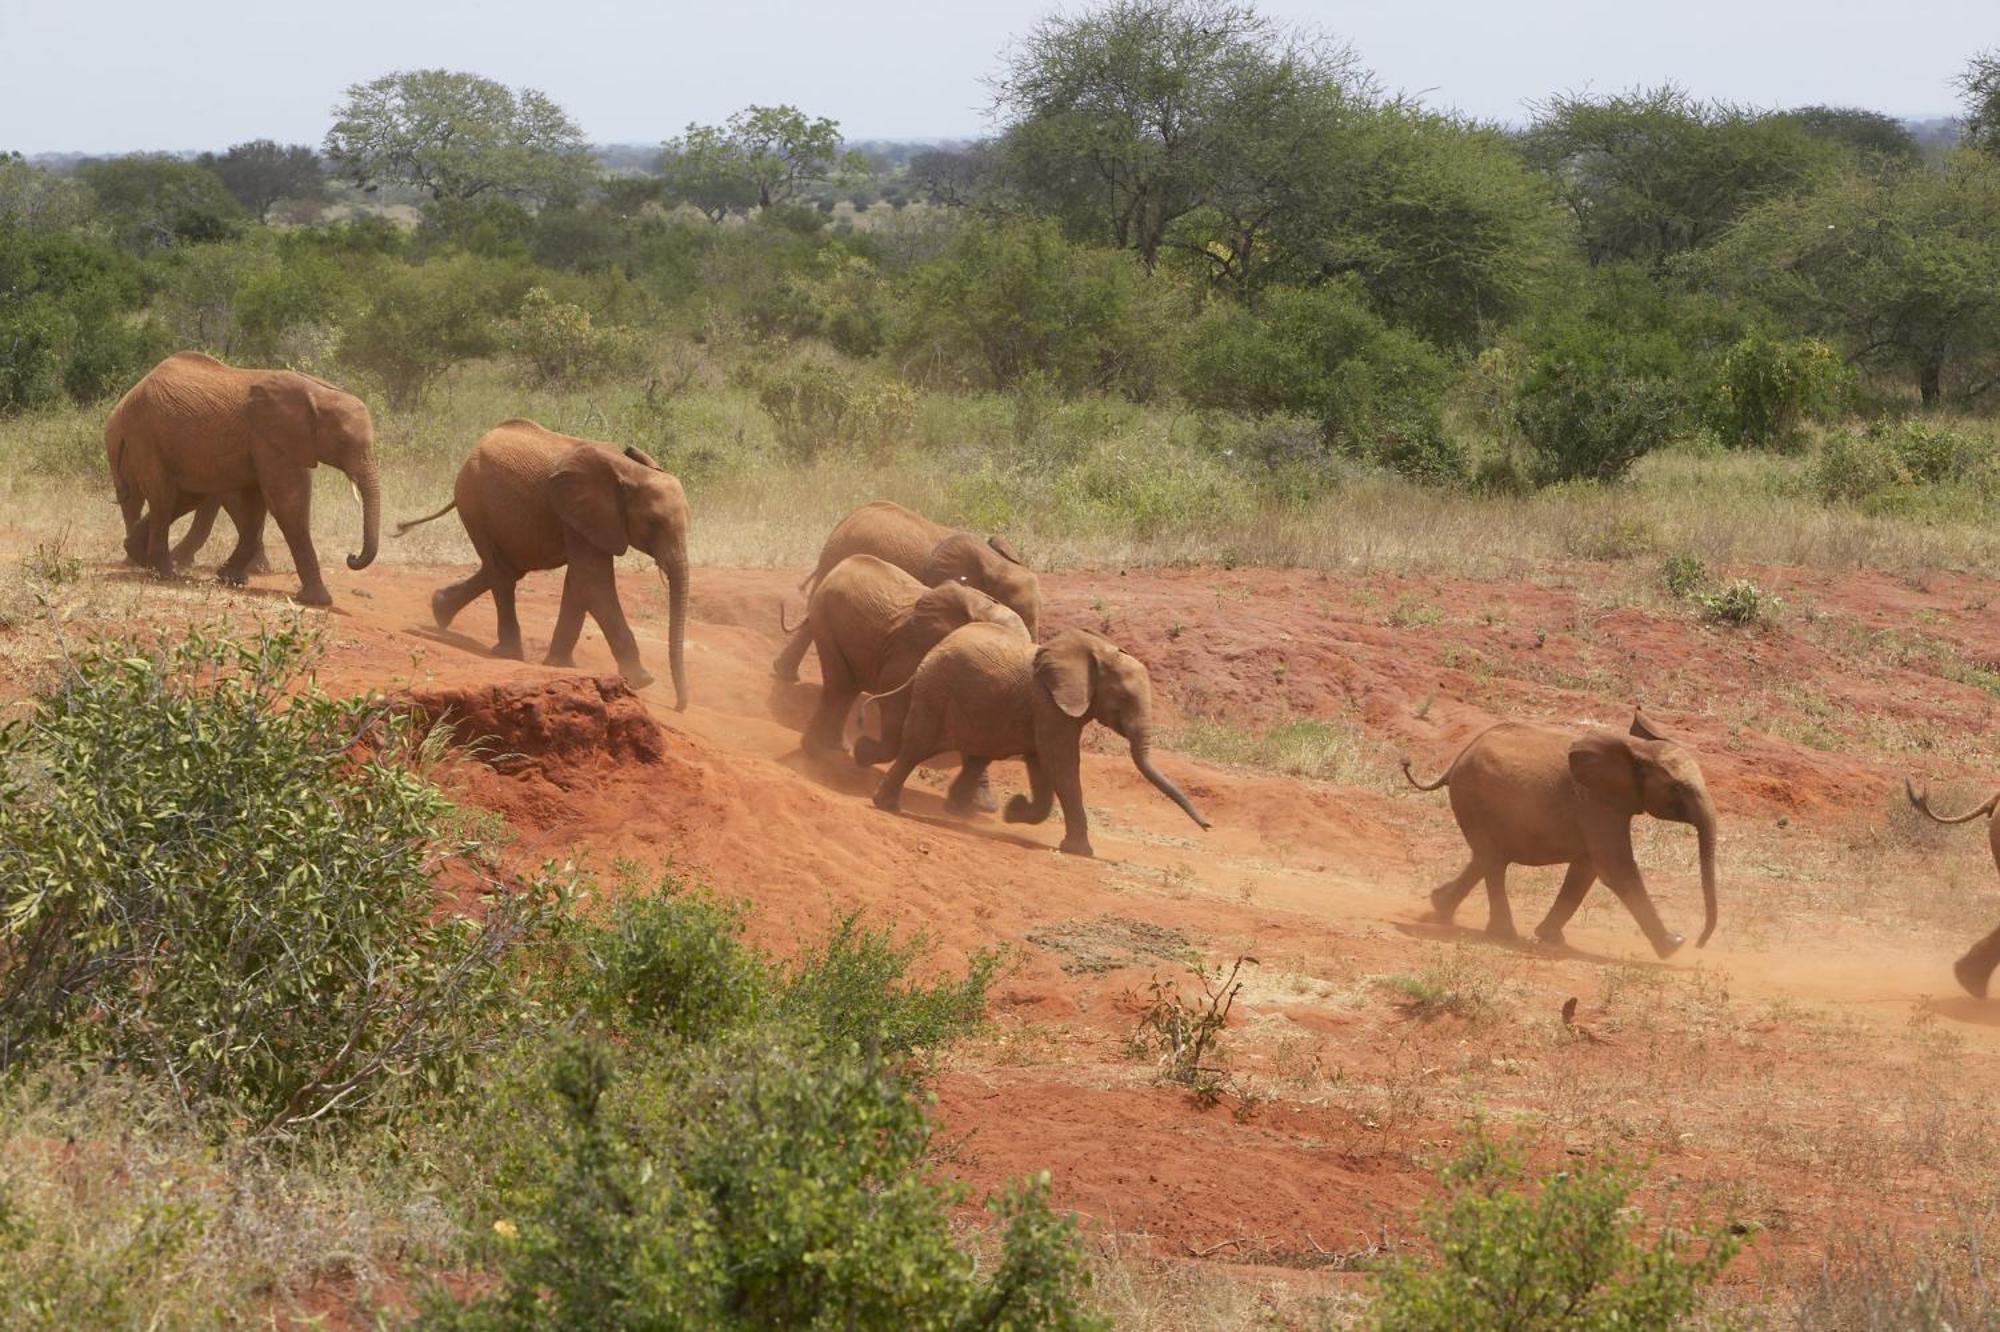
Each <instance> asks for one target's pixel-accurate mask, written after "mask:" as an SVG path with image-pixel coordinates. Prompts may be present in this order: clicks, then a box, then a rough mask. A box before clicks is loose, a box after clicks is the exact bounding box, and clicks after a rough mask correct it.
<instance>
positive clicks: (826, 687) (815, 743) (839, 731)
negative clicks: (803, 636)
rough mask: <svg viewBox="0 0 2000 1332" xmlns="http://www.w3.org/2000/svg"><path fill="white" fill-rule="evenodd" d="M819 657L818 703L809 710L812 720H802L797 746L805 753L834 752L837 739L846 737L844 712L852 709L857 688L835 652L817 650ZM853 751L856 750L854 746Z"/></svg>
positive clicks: (857, 749) (851, 673)
mask: <svg viewBox="0 0 2000 1332" xmlns="http://www.w3.org/2000/svg"><path fill="white" fill-rule="evenodd" d="M819 659H820V672H821V675H822V676H823V683H822V684H821V685H820V687H819V706H818V707H817V708H815V709H813V715H812V720H811V721H810V722H808V723H806V731H805V735H804V737H803V739H802V742H801V747H802V748H803V749H804V750H805V751H806V752H807V753H809V754H838V753H839V752H840V750H841V741H843V740H844V739H845V738H846V731H847V714H848V713H849V712H851V711H852V710H853V708H854V700H855V698H856V696H857V695H858V694H859V693H860V690H859V689H857V688H856V687H855V684H854V675H853V672H851V671H849V670H848V669H847V663H846V662H844V661H842V660H840V658H839V654H837V653H833V652H829V651H827V650H825V649H821V651H820V657H819ZM855 752H856V753H857V754H858V753H860V749H859V746H858V745H857V747H856V750H855Z"/></svg>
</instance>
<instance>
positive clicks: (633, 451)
mask: <svg viewBox="0 0 2000 1332" xmlns="http://www.w3.org/2000/svg"><path fill="white" fill-rule="evenodd" d="M625 456H626V457H628V458H630V459H631V460H632V461H633V462H635V463H638V464H639V465H640V466H641V467H649V468H651V469H652V470H653V471H655V472H663V471H665V470H666V469H665V468H664V467H661V466H660V464H659V463H658V462H656V461H655V460H654V458H653V455H652V454H650V453H648V452H646V451H645V450H644V449H642V448H639V447H638V446H637V445H634V444H627V445H626V446H625Z"/></svg>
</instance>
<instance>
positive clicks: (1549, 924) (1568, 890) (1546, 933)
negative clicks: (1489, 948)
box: [1535, 860, 1597, 948]
mask: <svg viewBox="0 0 2000 1332" xmlns="http://www.w3.org/2000/svg"><path fill="white" fill-rule="evenodd" d="M1596 882H1597V867H1596V866H1594V865H1592V864H1591V863H1590V862H1589V861H1588V860H1576V861H1571V862H1570V867H1569V869H1568V871H1566V872H1565V873H1564V874H1563V882H1562V888H1561V889H1560V890H1558V891H1557V893H1556V900H1555V901H1554V902H1552V903H1550V904H1549V914H1548V915H1546V916H1543V917H1542V923H1541V924H1539V925H1537V926H1535V937H1536V938H1537V939H1540V940H1541V941H1542V942H1543V943H1545V944H1554V945H1556V946H1557V947H1558V948H1560V947H1561V946H1562V944H1563V926H1565V925H1567V924H1569V918H1570V917H1571V916H1574V915H1575V914H1576V909H1577V908H1578V907H1580V906H1582V905H1583V899H1584V897H1585V895H1586V894H1588V893H1589V892H1590V885H1591V884H1593V883H1596Z"/></svg>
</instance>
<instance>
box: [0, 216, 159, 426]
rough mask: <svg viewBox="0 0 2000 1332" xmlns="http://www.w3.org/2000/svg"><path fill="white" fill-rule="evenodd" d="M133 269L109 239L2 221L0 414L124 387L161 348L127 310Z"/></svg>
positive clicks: (131, 307)
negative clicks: (100, 240) (105, 242)
mask: <svg viewBox="0 0 2000 1332" xmlns="http://www.w3.org/2000/svg"><path fill="white" fill-rule="evenodd" d="M140 300H141V294H140V285H139V266H138V264H137V263H135V262H134V261H133V260H132V259H130V258H128V257H127V256H125V255H123V254H120V253H119V252H118V251H117V250H114V249H112V248H111V247H110V246H108V245H103V244H99V243H97V242H95V241H90V240H85V239H83V238H80V237H76V236H68V235H63V234H60V233H52V232H43V231H35V230H30V229H27V228H24V227H19V226H13V225H4V224H0V349H4V352H0V416H6V415H11V414H13V413H16V412H23V411H29V410H34V409H38V408H44V407H52V406H55V405H57V404H59V403H61V402H62V401H63V400H64V399H65V398H67V399H69V400H71V401H74V402H79V403H82V402H92V401H95V400H96V399H98V398H101V397H103V396H105V395H106V394H108V393H112V392H118V391H122V390H123V389H124V388H125V387H126V386H127V385H128V384H130V383H131V382H132V381H133V380H136V379H137V378H138V377H139V376H140V375H141V374H143V373H144V372H145V371H146V369H147V367H148V366H150V365H151V364H152V363H153V362H154V361H156V360H158V359H159V357H160V356H161V355H162V354H163V352H164V350H165V342H164V339H163V338H162V337H161V335H160V333H159V331H158V330H157V329H156V328H155V327H154V326H153V325H151V324H150V323H138V322H135V321H133V320H132V318H131V314H132V312H134V311H136V310H137V309H138V307H139V304H140Z"/></svg>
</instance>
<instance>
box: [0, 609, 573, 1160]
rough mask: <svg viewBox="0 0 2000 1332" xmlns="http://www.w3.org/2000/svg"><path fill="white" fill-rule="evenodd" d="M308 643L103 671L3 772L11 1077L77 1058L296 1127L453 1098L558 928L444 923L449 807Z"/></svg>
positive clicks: (241, 646)
mask: <svg viewBox="0 0 2000 1332" xmlns="http://www.w3.org/2000/svg"><path fill="white" fill-rule="evenodd" d="M314 651H315V648H314V643H313V640H312V639H311V638H310V637H309V636H308V635H307V634H306V633H305V632H304V631H303V630H300V629H296V628H294V629H287V630H281V631H276V632H272V633H269V634H266V635H263V636H260V637H258V638H255V639H251V640H247V641H243V642H234V641H231V640H229V639H226V638H212V637H208V636H205V635H201V634H195V635H193V636H191V637H189V638H188V639H187V640H186V641H184V642H182V643H179V644H178V645H176V646H172V647H168V648H164V649H161V650H158V651H148V650H144V649H141V648H137V647H134V646H130V645H125V646H118V645H113V646H111V647H108V648H105V649H102V650H99V651H95V652H91V653H88V654H86V655H84V656H83V657H82V658H81V659H80V660H79V661H78V662H77V663H76V665H75V667H74V668H73V670H72V671H71V672H70V673H69V674H68V675H67V677H66V678H65V679H64V680H63V682H62V684H61V685H60V687H59V688H57V689H56V690H55V692H53V693H52V694H50V695H49V696H48V697H47V698H45V699H43V700H42V701H41V703H40V704H39V705H38V706H37V708H36V710H35V712H34V714H33V716H32V718H31V719H29V720H28V721H27V722H26V723H25V724H22V725H17V726H15V727H13V728H12V729H10V730H9V731H8V732H7V733H6V735H5V737H4V742H0V743H3V744H4V748H0V765H4V769H5V771H6V772H7V773H9V774H10V785H9V787H8V789H7V790H6V791H5V792H4V798H0V1068H6V1067H8V1066H15V1065H20V1064H23V1063H26V1062H29V1061H33V1060H38V1059H43V1058H46V1057H49V1056H50V1055H52V1054H57V1053H69V1054H74V1055H77V1056H81V1057H86V1058H89V1059H92V1060H97V1061H102V1062H104V1063H108V1064H111V1065H116V1066H124V1067H129V1068H132V1069H134V1070H137V1071H139V1072H142V1073H144V1074H146V1075H147V1076H150V1077H152V1078H156V1079H158V1080H159V1081H160V1082H162V1083H163V1084H165V1085H167V1086H169V1087H171V1088H172V1089H173V1090H174V1092H175V1094H176V1096H177V1097H178V1098H179V1099H180V1100H181V1101H182V1102H183V1103H184V1104H185V1105H187V1106H188V1107H190V1108H191V1109H195V1110H198V1111H211V1110H214V1111H224V1110H232V1111H234V1112H236V1113H240V1114H242V1115H245V1116H247V1117H249V1118H250V1119H251V1120H252V1121H253V1122H254V1123H255V1124H256V1125H259V1126H263V1127H278V1126H282V1125H285V1124H289V1123H294V1122H298V1121H302V1120H308V1119H313V1118H321V1119H325V1118H330V1117H333V1116H338V1115H345V1114H351V1113H352V1112H354V1111H355V1110H357V1109H359V1108H361V1107H364V1106H368V1105H371V1104H374V1103H378V1102H382V1101H384V1100H385V1099H386V1098H388V1097H389V1095H390V1094H391V1093H392V1092H393V1091H394V1090H395V1089H397V1088H398V1087H399V1086H403V1085H409V1084H412V1083H415V1084H419V1085H422V1086H426V1087H436V1086H439V1085H449V1084H450V1083H451V1082H452V1081H453V1079H454V1078H455V1077H456V1076H457V1074H458V1073H459V1072H460V1071H461V1070H462V1068H463V1067H464V1065H465V1062H466V1061H467V1060H468V1059H469V1058H470V1057H471V1056H472V1055H473V1054H474V1053H476V1052H477V1051H478V1050H479V1049H480V1048H482V1046H483V1045H484V1044H485V1043H486V1041H487V1040H488V1039H489V1038H490V1037H491V1036H492V1034H493V1033H494V1031H495V1029H496V1028H497V1027H499V1026H500V1025H501V1023H502V1022H503V1021H504V1020H505V1018H506V1015H507V1014H509V1013H511V1012H512V1011H513V1008H514V1005H513V1003H512V1002H511V1000H510V997H509V985H508V980H507V977H506V976H505V975H504V974H503V960H504V959H505V957H506V955H507V953H508V950H509V949H510V947H511V946H512V945H513V944H514V943H515V942H516V941H518V940H519V939H520V938H522V937H523V936H524V935H526V934H529V933H532V932H533V931H534V930H535V929H537V928H538V927H539V926H540V925H541V924H542V923H543V921H544V919H545V913H546V912H547V910H548V909H549V907H550V902H549V900H548V899H547V897H546V895H545V894H543V893H541V892H539V891H532V892H531V891H524V892H522V893H519V894H514V895H511V896H506V897H502V898H500V899H497V900H496V901H495V902H494V903H493V904H492V905H491V907H490V908H489V910H488V912H487V914H486V917H485V920H484V921H483V923H475V922H473V921H470V920H467V919H465V918H463V917H460V916H440V915H439V913H438V906H439V903H438V895H437V892H436V890H435V888H434V886H433V883H432V874H433V872H434V869H435V866H436V864H437V862H438V861H439V859H440V858H442V857H446V856H448V855H449V854H450V853H451V852H452V850H453V848H452V847H451V846H450V845H449V844H448V843H446V842H444V841H443V840H442V838H441V835H440V834H439V832H438V828H439V827H440V824H441V822H442V821H443V819H444V816H445V814H446V811H447V809H448V805H447V802H446V801H445V799H444V797H443V796H442V795H441V794H440V793H439V792H438V791H437V790H436V789H435V788H434V787H432V786H431V785H429V784H428V783H427V782H425V781H424V780H422V779H421V778H420V777H419V776H417V775H416V774H415V773H414V772H413V771H412V770H411V769H410V767H409V766H408V763H407V761H406V760H407V758H408V756H409V754H410V752H411V751H410V748H409V746H410V740H409V732H408V729H407V727H406V726H404V725H403V724H402V722H401V721H400V720H399V718H398V717H397V716H396V714H395V713H394V712H393V711H392V710H391V709H390V708H389V707H388V706H387V705H386V704H384V703H383V702H382V701H381V700H378V699H367V698H349V699H335V698H331V697H329V696H328V695H326V694H325V693H323V692H321V691H320V690H319V689H318V688H317V687H316V686H314V685H312V684H310V683H309V682H308V681H307V679H306V673H307V671H308V670H309V668H310V666H311V663H312V660H313V655H314Z"/></svg>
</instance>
